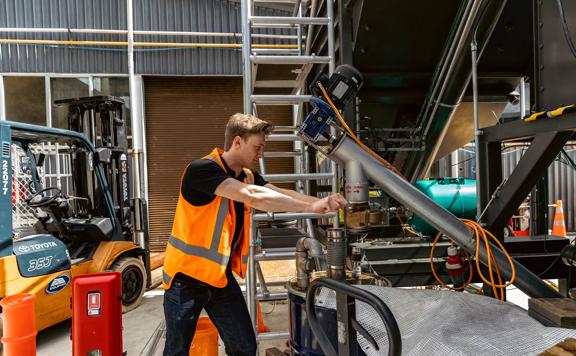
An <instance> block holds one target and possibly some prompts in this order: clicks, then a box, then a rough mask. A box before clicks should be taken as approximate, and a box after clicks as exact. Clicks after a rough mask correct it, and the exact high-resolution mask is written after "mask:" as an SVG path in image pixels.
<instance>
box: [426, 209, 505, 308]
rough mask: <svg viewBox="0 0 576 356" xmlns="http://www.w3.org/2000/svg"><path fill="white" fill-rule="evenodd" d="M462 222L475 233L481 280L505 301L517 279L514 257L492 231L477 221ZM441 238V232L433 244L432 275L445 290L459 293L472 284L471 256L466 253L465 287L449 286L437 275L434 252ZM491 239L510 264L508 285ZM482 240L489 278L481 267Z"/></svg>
mask: <svg viewBox="0 0 576 356" xmlns="http://www.w3.org/2000/svg"><path fill="white" fill-rule="evenodd" d="M462 221H463V222H464V223H466V225H468V227H470V228H471V229H472V230H473V231H474V235H475V237H476V252H475V254H474V260H475V264H476V270H477V272H478V275H479V276H480V279H481V280H482V282H484V284H486V285H489V286H490V287H492V293H493V295H494V297H495V298H496V299H499V300H505V297H506V294H505V290H506V288H507V287H508V286H510V285H511V284H512V283H514V280H515V279H516V268H515V266H514V261H513V260H512V257H510V255H509V254H508V252H506V250H505V249H504V246H503V245H502V243H501V242H500V241H499V240H498V239H497V238H496V237H495V236H494V235H493V234H492V233H491V232H490V231H488V230H486V229H484V228H483V227H482V226H480V224H478V223H477V222H476V221H472V220H468V219H462ZM441 236H442V233H441V232H439V233H438V235H436V238H435V239H434V242H433V243H432V247H431V249H430V268H431V270H432V274H433V275H434V278H436V280H437V281H438V282H439V283H440V284H442V286H444V287H445V288H447V289H450V290H457V291H458V290H464V289H465V288H466V287H468V285H469V284H470V283H471V281H472V276H473V273H474V270H473V268H472V261H471V260H470V255H468V253H467V252H466V251H464V253H465V255H466V258H467V260H468V266H469V275H468V279H467V281H466V283H464V285H462V286H459V287H450V286H448V285H447V284H446V283H445V282H444V281H443V280H442V279H441V278H440V276H438V274H437V273H436V268H435V266H434V251H435V250H436V244H437V243H438V240H440V237H441ZM489 238H491V239H492V240H494V242H495V243H496V245H498V247H500V249H501V250H502V252H504V254H505V255H506V259H508V263H510V267H511V270H512V275H511V276H510V281H508V282H506V283H503V282H502V274H501V273H500V268H499V267H498V264H497V263H496V260H495V259H494V255H493V254H492V249H491V247H490V239H489ZM481 240H482V242H483V243H484V246H485V247H486V253H487V255H488V264H487V267H488V274H489V277H488V278H487V277H486V276H485V275H484V273H482V268H481V266H480V258H479V253H480V243H481ZM452 244H454V242H453V241H452ZM495 275H496V276H495ZM496 279H497V280H498V282H496Z"/></svg>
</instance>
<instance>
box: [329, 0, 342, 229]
mask: <svg viewBox="0 0 576 356" xmlns="http://www.w3.org/2000/svg"><path fill="white" fill-rule="evenodd" d="M326 16H327V17H328V21H329V22H328V30H327V31H326V33H327V37H328V55H329V56H330V62H328V76H331V75H332V74H333V73H334V70H335V69H336V59H335V58H334V48H335V46H334V1H331V0H330V1H326ZM330 133H331V134H332V135H335V134H336V129H335V128H334V127H332V126H331V127H330ZM330 170H331V171H332V173H334V178H332V194H336V193H338V181H339V178H340V177H339V176H338V172H339V170H338V165H337V164H336V162H335V161H332V162H330ZM332 227H334V228H338V227H340V220H339V218H338V217H336V218H335V219H334V220H333V221H332Z"/></svg>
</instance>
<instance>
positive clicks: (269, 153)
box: [264, 151, 302, 158]
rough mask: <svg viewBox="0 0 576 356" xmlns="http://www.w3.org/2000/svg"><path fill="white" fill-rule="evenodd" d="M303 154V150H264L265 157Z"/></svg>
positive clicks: (298, 155)
mask: <svg viewBox="0 0 576 356" xmlns="http://www.w3.org/2000/svg"><path fill="white" fill-rule="evenodd" d="M300 156H302V152H301V151H294V152H291V151H286V152H277V151H271V152H264V157H265V158H285V157H300Z"/></svg>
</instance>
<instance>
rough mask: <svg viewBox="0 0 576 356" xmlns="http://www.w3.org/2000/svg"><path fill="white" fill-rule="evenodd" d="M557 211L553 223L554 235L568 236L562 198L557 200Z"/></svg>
mask: <svg viewBox="0 0 576 356" xmlns="http://www.w3.org/2000/svg"><path fill="white" fill-rule="evenodd" d="M554 206H556V213H555V214H554V223H553V224H552V235H555V236H560V237H566V223H565V222H564V209H562V200H557V201H556V204H554Z"/></svg>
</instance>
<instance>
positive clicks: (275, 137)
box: [266, 134, 302, 141]
mask: <svg viewBox="0 0 576 356" xmlns="http://www.w3.org/2000/svg"><path fill="white" fill-rule="evenodd" d="M301 140H302V139H301V138H300V136H298V135H296V134H270V135H268V136H266V141H301Z"/></svg>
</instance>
